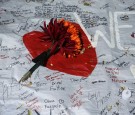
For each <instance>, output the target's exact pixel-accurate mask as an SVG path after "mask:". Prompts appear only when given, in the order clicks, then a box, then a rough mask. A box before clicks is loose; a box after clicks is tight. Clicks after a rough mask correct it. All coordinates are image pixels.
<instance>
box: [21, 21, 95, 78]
mask: <svg viewBox="0 0 135 115" xmlns="http://www.w3.org/2000/svg"><path fill="white" fill-rule="evenodd" d="M42 29H43V30H44V31H43V32H39V31H33V32H30V33H27V34H25V35H24V36H23V42H24V44H25V46H26V47H27V49H28V50H29V52H30V54H31V55H32V56H33V58H35V57H37V56H38V55H40V54H41V53H42V52H44V51H46V50H48V49H49V48H50V47H52V48H51V52H52V54H53V52H54V50H55V49H56V48H57V47H59V50H60V51H59V52H57V53H56V54H55V55H52V56H51V57H50V58H49V59H48V61H47V64H46V65H45V66H46V67H47V68H50V69H52V70H58V71H61V72H65V73H68V74H73V75H77V76H85V77H87V76H89V75H90V74H91V72H92V71H93V70H94V68H95V66H96V64H97V57H96V52H95V48H93V47H92V46H91V43H90V42H89V40H88V38H87V36H86V35H85V33H84V32H83V30H82V29H81V27H80V26H79V25H78V24H76V23H71V22H69V21H65V20H60V21H57V20H56V19H55V20H54V19H52V20H51V21H50V23H49V24H48V25H47V26H46V23H44V27H42ZM63 55H66V56H67V57H71V58H65V56H63Z"/></svg>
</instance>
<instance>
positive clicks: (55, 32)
mask: <svg viewBox="0 0 135 115" xmlns="http://www.w3.org/2000/svg"><path fill="white" fill-rule="evenodd" d="M41 28H42V29H43V30H44V33H45V35H44V36H43V37H42V38H41V39H42V41H44V42H45V43H46V42H47V41H49V42H51V43H52V44H53V45H52V51H51V52H52V53H53V52H54V50H55V49H56V47H59V49H60V52H61V53H62V54H64V55H66V57H70V56H75V55H76V54H79V53H80V51H81V49H82V43H81V38H80V36H79V31H78V29H77V28H76V27H75V26H74V24H72V23H71V22H69V21H65V20H59V21H57V19H55V20H54V19H51V21H50V23H49V24H48V25H47V26H46V22H44V27H42V26H41Z"/></svg>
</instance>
